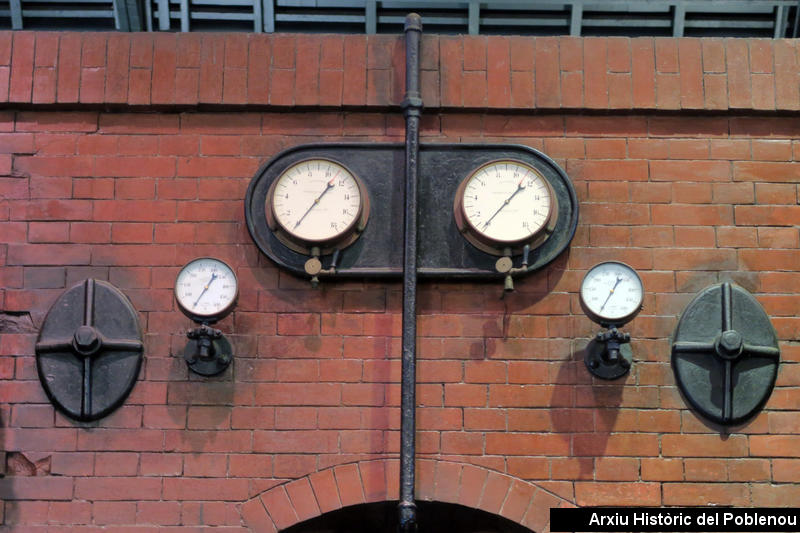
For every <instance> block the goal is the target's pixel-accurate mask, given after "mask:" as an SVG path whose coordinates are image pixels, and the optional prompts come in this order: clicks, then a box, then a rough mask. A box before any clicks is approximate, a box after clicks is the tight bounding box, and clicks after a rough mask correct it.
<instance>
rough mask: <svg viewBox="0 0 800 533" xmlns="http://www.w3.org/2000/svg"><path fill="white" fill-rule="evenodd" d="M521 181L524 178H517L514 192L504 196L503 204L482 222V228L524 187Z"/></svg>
mask: <svg viewBox="0 0 800 533" xmlns="http://www.w3.org/2000/svg"><path fill="white" fill-rule="evenodd" d="M523 181H525V180H524V178H523V179H521V180H519V183H518V184H517V189H516V190H515V191H514V192H512V193H511V196H509V197H508V198H506V200H505V201H504V202H503V205H501V206H500V207H499V208H498V209H497V211H495V212H494V214H493V215H492V216H490V217H489V220H487V221H486V222H484V223H483V229H486V228H487V227H488V226H489V222H491V221H492V220H493V219H494V217H496V216H497V214H498V213H499V212H500V211H502V210H503V208H504V207H505V206H507V205H508V204H509V202H511V199H512V198H514V197H515V196H516V195H517V194H518V193H519V192H520V191H521V190H523V189H525V186H524V185H523V184H522V182H523Z"/></svg>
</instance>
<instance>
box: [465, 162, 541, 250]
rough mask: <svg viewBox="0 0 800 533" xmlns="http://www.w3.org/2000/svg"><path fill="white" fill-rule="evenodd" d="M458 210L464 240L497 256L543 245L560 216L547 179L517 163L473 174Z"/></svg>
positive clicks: (492, 166) (496, 164)
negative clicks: (557, 214)
mask: <svg viewBox="0 0 800 533" xmlns="http://www.w3.org/2000/svg"><path fill="white" fill-rule="evenodd" d="M453 209H454V215H455V219H456V225H457V226H458V229H459V231H461V233H462V234H463V235H464V237H466V239H467V240H468V241H469V242H471V243H472V244H474V245H475V246H476V247H477V248H479V249H481V250H483V251H484V252H488V253H490V254H494V255H510V253H509V251H510V252H511V253H515V252H518V251H519V250H520V249H521V248H522V247H524V246H525V245H529V246H530V247H531V248H534V247H536V246H538V245H539V244H541V243H542V242H543V241H544V240H545V239H546V238H547V237H548V235H549V234H550V233H551V232H552V230H553V226H554V225H555V218H556V216H555V214H556V213H557V206H556V197H555V194H554V193H553V190H552V188H551V187H550V184H549V183H548V181H547V180H546V179H545V178H544V176H542V174H541V173H540V172H539V171H538V170H536V169H535V168H533V167H532V166H531V165H529V164H527V163H523V162H522V161H515V160H512V159H501V160H496V161H491V162H489V163H486V164H484V165H482V166H480V167H478V168H477V169H475V170H473V171H472V172H471V173H470V174H469V175H468V176H467V177H466V178H465V179H464V180H463V181H462V182H461V185H460V186H459V188H458V191H457V192H456V197H455V200H454V206H453Z"/></svg>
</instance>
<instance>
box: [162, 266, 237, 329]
mask: <svg viewBox="0 0 800 533" xmlns="http://www.w3.org/2000/svg"><path fill="white" fill-rule="evenodd" d="M238 289H239V284H238V281H237V279H236V274H234V272H233V270H232V269H231V267H229V266H228V264H227V263H225V262H224V261H220V260H219V259H214V258H211V257H200V258H198V259H195V260H193V261H190V262H189V263H188V264H186V266H184V267H183V268H182V269H181V271H180V272H179V273H178V277H177V279H176V280H175V300H176V301H177V302H178V307H180V309H181V311H183V313H184V314H185V315H186V316H188V317H189V318H191V319H192V320H194V321H195V322H201V323H206V324H211V323H214V322H216V321H217V320H219V319H221V318H223V317H225V316H226V315H227V314H228V313H230V312H231V311H232V310H233V306H234V304H235V303H236V296H237V295H238Z"/></svg>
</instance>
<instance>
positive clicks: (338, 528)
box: [281, 501, 531, 533]
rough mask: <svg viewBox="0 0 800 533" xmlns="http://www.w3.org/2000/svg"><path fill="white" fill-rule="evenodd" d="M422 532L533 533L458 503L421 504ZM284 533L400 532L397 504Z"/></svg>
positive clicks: (364, 507) (356, 508)
mask: <svg viewBox="0 0 800 533" xmlns="http://www.w3.org/2000/svg"><path fill="white" fill-rule="evenodd" d="M416 503H417V520H418V523H419V530H418V531H419V533H440V532H442V531H447V532H451V533H531V530H530V529H528V528H526V527H524V526H521V525H519V524H517V523H515V522H512V521H511V520H508V519H507V518H503V517H502V516H498V515H495V514H492V513H487V512H486V511H481V510H479V509H472V508H470V507H465V506H463V505H457V504H454V503H443V502H436V501H417V502H416ZM281 533H397V502H396V501H384V502H375V503H365V504H361V505H352V506H350V507H344V508H342V509H337V510H336V511H331V512H329V513H325V514H323V515H320V516H317V517H315V518H312V519H310V520H306V521H305V522H301V523H299V524H295V525H293V526H292V527H290V528H288V529H284V530H283V531H282V532H281Z"/></svg>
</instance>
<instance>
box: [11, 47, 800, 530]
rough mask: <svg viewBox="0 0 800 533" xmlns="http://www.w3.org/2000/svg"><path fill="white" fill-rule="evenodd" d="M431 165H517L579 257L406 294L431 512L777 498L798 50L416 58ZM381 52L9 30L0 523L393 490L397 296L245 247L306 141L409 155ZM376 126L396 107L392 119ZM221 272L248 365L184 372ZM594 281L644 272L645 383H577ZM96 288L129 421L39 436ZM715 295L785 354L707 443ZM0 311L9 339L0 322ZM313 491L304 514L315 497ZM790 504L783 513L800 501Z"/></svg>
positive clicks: (333, 499) (789, 446) (110, 520)
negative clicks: (274, 169) (480, 159)
mask: <svg viewBox="0 0 800 533" xmlns="http://www.w3.org/2000/svg"><path fill="white" fill-rule="evenodd" d="M422 46H423V57H422V60H423V64H422V69H423V73H422V74H423V75H422V79H423V96H424V98H425V105H426V112H425V115H424V119H423V129H422V140H423V142H460V141H462V140H463V141H469V142H509V143H519V144H524V145H527V146H531V147H534V148H537V149H540V150H543V151H544V152H545V153H547V154H548V155H549V156H551V157H552V158H553V159H555V161H556V162H557V163H558V164H559V165H561V166H562V168H564V169H565V170H566V172H567V173H568V175H569V176H570V178H571V180H572V181H573V184H574V186H575V189H576V192H577V194H578V198H579V200H580V209H581V213H580V214H581V220H580V225H579V227H578V231H577V233H576V235H575V238H574V240H573V242H572V245H571V247H570V250H569V251H568V252H567V253H565V254H564V255H563V256H561V257H560V258H559V259H558V260H557V261H555V262H554V263H553V264H552V265H550V266H549V267H547V268H546V269H544V270H543V271H540V272H537V273H535V274H533V275H530V276H528V277H526V278H524V279H520V280H519V281H518V282H517V290H516V292H514V293H511V294H508V295H506V296H505V298H504V299H500V293H501V287H499V286H494V285H489V286H485V285H481V284H473V283H461V282H458V283H427V282H426V283H422V284H421V287H420V294H419V297H420V302H419V307H420V317H419V323H418V327H419V330H418V331H419V336H420V339H419V359H420V360H419V366H418V381H419V384H418V389H417V398H418V401H419V404H420V409H419V410H418V415H419V416H418V436H417V443H418V451H419V458H420V467H419V473H418V487H417V490H418V496H419V497H420V498H426V499H437V500H440V501H448V502H459V503H462V504H465V505H469V506H473V507H478V508H481V509H485V510H488V511H490V512H493V513H499V514H501V515H503V516H505V517H507V518H510V519H512V520H515V521H517V522H519V523H523V524H525V525H528V526H529V527H532V528H533V529H534V530H536V531H539V530H541V529H543V528H545V527H546V525H547V520H546V517H547V509H548V508H549V507H551V506H556V505H576V504H577V505H597V504H603V505H628V504H631V505H656V506H658V505H695V504H698V503H701V502H706V501H709V502H713V503H716V504H720V505H741V506H747V505H792V504H793V503H792V502H794V501H796V490H795V488H794V487H793V483H794V482H796V476H795V477H793V476H792V474H791V473H792V472H794V471H796V470H797V468H798V466H797V459H796V458H797V457H800V455H799V454H798V451H797V450H798V446H797V445H798V440H799V439H800V437H798V433H799V432H800V423H798V417H797V416H796V411H795V408H796V406H797V405H798V389H797V385H798V383H800V377H799V376H800V374H799V373H798V371H797V368H796V365H797V364H798V361H800V347H799V346H800V345H799V344H798V342H799V341H800V318H798V317H797V310H798V309H800V296H798V291H797V288H798V287H800V268H798V264H800V251H798V246H800V244H799V243H800V233H798V232H800V229H798V228H799V227H800V190H798V187H799V185H798V184H799V183H800V171H799V170H798V168H800V164H799V163H798V158H800V122H798V121H797V117H796V116H795V114H796V112H797V111H798V109H800V93H798V90H797V87H798V81H800V80H799V79H798V76H800V70H799V69H798V68H797V67H798V55H797V54H798V46H800V45H798V42H797V41H793V40H741V39H661V38H659V39H645V38H642V39H638V38H637V39H627V38H587V39H577V38H572V37H557V38H554V37H547V38H527V37H526V38H522V37H501V36H491V37H449V36H448V37H446V36H425V37H424V38H423V45H422ZM404 68H405V65H404V62H403V60H402V41H401V40H400V38H399V37H393V36H361V35H348V36H334V35H278V34H276V35H243V34H235V35H234V34H230V35H227V34H177V35H175V34H130V35H129V34H107V33H96V34H90V33H85V34H78V33H45V32H41V33H37V32H14V33H11V32H0V105H1V106H3V107H4V109H3V110H2V111H0V132H1V133H0V235H2V238H1V239H0V309H2V310H4V312H5V313H11V314H13V316H15V317H18V316H22V317H28V316H29V317H30V322H29V323H27V324H28V325H27V326H25V324H23V327H22V328H21V329H20V330H18V331H14V332H11V331H8V332H4V331H2V330H0V419H2V425H3V429H2V436H0V442H2V445H3V449H4V450H5V451H6V453H7V458H8V457H9V454H12V453H21V454H24V455H25V457H26V458H27V459H28V460H29V461H31V462H33V463H35V462H36V461H39V460H41V459H45V458H49V470H39V471H38V474H37V476H26V475H23V473H22V472H21V471H12V470H7V471H6V474H7V475H6V477H5V478H3V479H0V495H2V498H3V500H5V503H4V504H3V505H2V506H0V511H2V512H0V516H2V517H3V519H4V520H5V524H6V525H8V526H11V527H12V528H16V527H19V529H20V531H22V530H27V529H25V528H26V527H28V526H30V528H31V530H35V528H36V527H46V526H47V525H51V526H61V525H66V526H77V525H96V526H100V525H107V524H109V525H110V524H113V525H115V526H117V525H119V526H138V527H140V528H142V529H146V528H150V527H152V528H157V527H159V526H161V527H167V526H169V527H176V528H180V527H185V528H187V529H188V528H194V526H195V525H199V524H203V525H218V526H220V527H223V526H224V527H226V528H227V530H230V531H236V530H241V531H245V530H246V529H247V528H251V529H252V530H254V531H276V530H277V529H280V528H284V527H287V526H290V525H292V524H294V523H297V522H298V521H300V520H303V519H306V518H309V517H312V516H316V515H318V514H320V513H323V512H327V511H330V510H334V509H338V508H340V507H342V506H346V505H351V504H354V503H358V502H365V501H379V500H382V499H387V498H389V499H391V498H396V497H397V495H396V491H397V483H396V480H397V476H398V473H397V472H398V466H397V462H396V460H395V459H396V456H397V453H398V450H399V410H398V406H399V384H398V382H399V352H400V340H399V335H400V326H401V324H400V311H401V299H402V296H401V287H400V286H399V284H397V283H394V282H378V281H348V282H346V283H337V282H335V281H330V282H326V283H324V285H323V287H322V288H321V289H317V290H314V289H311V288H310V286H309V285H308V282H307V281H305V280H300V279H297V278H295V277H293V276H291V275H289V274H287V273H285V272H282V271H279V270H278V269H277V268H276V267H275V266H274V265H273V264H271V263H270V262H269V260H267V259H266V258H264V257H262V256H261V254H260V253H259V252H258V250H257V249H256V247H255V246H254V245H253V243H252V241H251V240H250V237H249V236H248V234H247V229H246V226H245V223H244V216H243V203H242V199H243V197H244V193H245V190H246V187H247V185H248V183H249V180H250V178H251V177H252V176H253V174H254V173H255V171H256V169H257V168H258V166H259V165H260V164H262V163H263V162H265V161H266V160H268V159H270V158H271V157H273V156H274V155H276V154H277V153H278V152H279V151H280V150H281V149H283V148H286V147H290V146H294V145H297V144H302V143H307V142H316V141H354V140H357V141H361V140H369V141H375V142H384V141H402V140H403V136H404V132H403V124H402V119H401V118H400V117H399V116H398V115H399V113H398V110H399V107H398V105H399V102H400V101H401V99H402V97H403V95H402V91H403V76H404ZM387 111H388V113H387ZM201 255H216V256H219V257H220V258H222V259H224V260H226V261H228V262H229V263H230V264H231V265H232V266H233V267H234V269H235V270H236V271H237V273H238V275H239V279H240V284H241V287H242V289H241V294H240V298H239V302H238V305H237V307H236V310H235V312H234V313H233V314H232V315H231V316H229V317H228V318H226V319H225V320H223V321H222V322H221V324H220V327H221V328H222V329H223V330H224V331H225V332H226V334H228V335H229V338H230V339H231V340H232V342H233V343H234V345H235V347H236V348H235V351H236V360H235V363H234V365H233V366H232V368H231V370H229V371H228V372H227V373H226V374H224V375H223V376H222V377H219V378H214V379H202V380H201V379H197V378H196V377H195V376H189V374H188V372H187V370H186V365H185V363H184V361H183V359H182V357H181V353H182V349H183V345H184V343H185V332H186V330H187V329H188V328H190V327H191V322H190V321H189V320H188V319H186V318H184V317H183V315H182V314H181V313H180V312H179V311H178V310H177V309H176V307H175V304H174V302H173V297H172V285H173V283H174V276H175V274H176V273H177V271H178V269H179V268H180V266H182V265H183V264H185V263H186V262H187V261H188V260H190V259H192V258H194V257H196V256H201ZM606 259H616V260H623V261H625V262H627V263H629V264H631V265H632V266H634V267H636V268H637V269H639V270H640V272H641V274H642V277H643V279H644V282H645V286H646V289H647V296H646V299H645V307H644V310H643V311H642V313H641V315H640V316H639V317H638V318H637V319H636V320H635V321H633V322H632V323H631V324H630V325H629V326H628V327H627V328H626V329H627V330H629V331H630V333H631V334H632V336H633V338H634V344H633V347H634V352H635V359H636V363H635V364H634V366H633V369H632V372H631V374H630V375H629V376H628V377H626V378H625V379H623V380H621V381H620V382H610V383H608V382H595V381H593V380H592V378H591V377H590V375H589V374H588V373H587V371H586V370H585V368H584V365H583V362H582V358H581V354H580V350H581V349H582V347H583V346H584V344H585V343H586V342H587V341H588V339H589V338H590V337H591V336H592V335H593V333H594V331H595V326H594V325H593V324H591V323H590V322H589V321H588V319H586V318H585V317H584V316H583V314H582V312H581V310H580V306H579V303H578V297H577V290H578V287H579V285H580V281H581V278H582V276H583V274H584V273H585V271H586V270H587V269H588V268H590V267H591V266H593V265H594V264H595V263H596V262H598V261H601V260H606ZM85 277H95V278H99V279H106V280H109V281H111V282H112V283H114V284H116V285H117V286H119V287H120V288H121V289H122V290H123V292H125V293H126V294H127V295H128V297H129V298H130V299H131V300H132V302H133V303H134V305H135V307H136V308H137V310H138V311H139V316H140V321H141V325H142V329H143V332H144V334H145V342H146V345H147V348H146V354H145V362H144V365H143V369H142V374H141V376H140V379H139V381H138V382H137V384H136V386H135V388H134V390H133V393H132V395H131V397H130V398H129V400H128V401H127V403H126V404H125V406H124V407H123V408H121V409H120V410H118V411H116V412H115V413H114V414H112V415H111V416H109V417H107V418H106V419H103V420H101V421H99V422H95V423H92V424H76V423H74V422H72V421H70V420H68V419H66V418H65V417H64V416H62V415H61V414H59V413H57V412H54V411H53V409H52V407H50V404H49V402H48V401H47V398H46V396H45V394H44V392H43V390H42V388H41V386H40V384H39V382H38V377H37V374H36V369H35V359H34V352H33V346H34V343H35V340H36V335H37V328H38V326H39V325H40V324H41V321H42V320H43V318H44V315H45V313H46V312H47V310H48V308H49V307H50V305H51V304H52V302H53V301H54V300H55V298H57V297H58V295H59V294H60V293H61V292H62V291H63V289H64V288H65V287H67V286H70V285H71V284H73V283H76V282H78V281H80V280H82V279H84V278H85ZM723 280H734V281H736V282H738V283H740V284H741V285H743V286H745V287H746V288H747V289H748V290H751V291H752V292H754V293H755V295H756V297H757V298H758V299H759V301H760V302H761V303H762V305H764V307H765V308H766V310H767V312H768V313H769V314H770V315H771V316H772V317H773V324H774V326H775V328H776V330H777V332H778V336H779V338H780V342H781V349H782V361H783V362H782V365H781V369H780V373H779V376H778V384H777V387H776V389H775V391H774V393H773V395H772V397H771V398H770V400H769V401H768V403H767V405H766V408H765V410H764V411H763V412H762V413H760V414H759V415H758V416H757V417H755V419H754V420H752V421H750V422H749V423H747V424H746V425H744V426H743V427H740V428H735V430H734V431H733V434H731V435H730V436H728V437H726V438H723V437H721V436H720V434H719V432H717V431H716V430H715V429H714V428H711V427H708V426H706V425H705V424H704V423H703V422H702V421H701V420H699V419H698V418H697V417H696V416H695V415H694V414H693V412H692V411H690V410H689V409H688V408H687V405H686V404H685V402H684V401H683V399H682V398H681V397H680V394H679V393H678V391H677V388H676V386H675V383H674V378H673V375H672V372H671V369H670V365H669V355H670V354H669V350H670V345H669V338H670V335H671V334H672V331H673V329H674V327H675V325H676V323H677V319H678V316H679V314H680V313H681V312H682V310H683V309H684V307H685V305H686V304H687V303H688V302H689V301H690V300H691V298H692V296H693V294H694V293H696V292H697V291H699V290H701V289H702V288H703V287H705V286H706V285H708V284H710V283H715V282H718V281H723ZM0 316H2V315H0ZM311 496H313V498H312V497H311ZM793 498H794V499H793Z"/></svg>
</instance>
